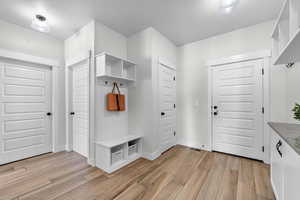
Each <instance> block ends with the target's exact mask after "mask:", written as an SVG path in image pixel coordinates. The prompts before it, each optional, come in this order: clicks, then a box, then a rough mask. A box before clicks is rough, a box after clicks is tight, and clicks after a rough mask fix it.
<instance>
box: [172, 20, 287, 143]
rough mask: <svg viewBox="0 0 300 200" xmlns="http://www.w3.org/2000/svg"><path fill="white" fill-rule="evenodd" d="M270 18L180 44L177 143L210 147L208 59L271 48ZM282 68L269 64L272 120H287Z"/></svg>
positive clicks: (271, 23)
mask: <svg viewBox="0 0 300 200" xmlns="http://www.w3.org/2000/svg"><path fill="white" fill-rule="evenodd" d="M272 27H273V22H266V23H262V24H258V25H255V26H252V27H247V28H244V29H240V30H236V31H233V32H230V33H226V34H223V35H218V36H215V37H211V38H208V39H205V40H201V41H198V42H194V43H190V44H187V45H184V46H181V47H180V48H179V51H178V53H179V62H178V67H177V85H178V87H177V104H178V106H177V108H178V110H177V113H178V120H177V129H178V133H179V143H180V144H184V145H188V146H191V147H195V148H208V149H209V148H210V141H209V135H208V119H207V113H208V102H207V101H208V100H207V99H208V70H207V66H205V62H206V61H207V60H213V59H218V58H222V57H228V56H233V55H238V54H244V53H249V52H255V51H258V50H265V49H269V50H270V49H271V39H270V32H271V31H272ZM285 71H286V70H285V68H284V67H280V66H276V67H271V120H273V121H282V120H286V119H287V116H286V95H287V94H286V75H285Z"/></svg>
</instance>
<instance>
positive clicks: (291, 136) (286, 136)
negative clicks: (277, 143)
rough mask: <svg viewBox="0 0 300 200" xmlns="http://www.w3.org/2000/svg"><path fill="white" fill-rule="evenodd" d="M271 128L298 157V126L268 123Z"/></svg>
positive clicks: (299, 144) (299, 133)
mask: <svg viewBox="0 0 300 200" xmlns="http://www.w3.org/2000/svg"><path fill="white" fill-rule="evenodd" d="M268 124H269V125H270V126H271V128H272V129H273V130H274V131H275V132H276V133H278V135H279V136H280V137H281V138H282V139H283V140H284V141H285V142H286V143H287V144H288V145H290V146H291V147H292V148H293V149H294V150H295V151H296V152H297V153H298V154H299V155H300V124H289V123H281V122H269V123H268Z"/></svg>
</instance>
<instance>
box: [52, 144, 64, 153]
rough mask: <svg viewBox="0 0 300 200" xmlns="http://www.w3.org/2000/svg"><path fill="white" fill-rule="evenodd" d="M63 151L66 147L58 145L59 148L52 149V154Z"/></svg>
mask: <svg viewBox="0 0 300 200" xmlns="http://www.w3.org/2000/svg"><path fill="white" fill-rule="evenodd" d="M65 150H66V146H65V145H60V146H56V147H54V149H53V152H54V153H57V152H61V151H65Z"/></svg>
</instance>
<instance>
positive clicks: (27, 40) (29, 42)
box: [0, 20, 64, 61]
mask: <svg viewBox="0 0 300 200" xmlns="http://www.w3.org/2000/svg"><path fill="white" fill-rule="evenodd" d="M0 27H1V29H0V48H4V49H7V50H11V51H16V52H21V53H25V54H29V55H34V56H40V57H45V58H50V59H55V60H59V61H63V60H64V53H63V42H62V41H61V40H58V39H56V38H53V37H50V36H48V35H46V34H43V33H40V32H36V31H34V30H30V29H26V28H23V27H21V26H17V25H14V24H10V23H7V22H4V21H1V20H0Z"/></svg>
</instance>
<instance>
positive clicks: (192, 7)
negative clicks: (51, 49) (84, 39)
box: [0, 0, 283, 45]
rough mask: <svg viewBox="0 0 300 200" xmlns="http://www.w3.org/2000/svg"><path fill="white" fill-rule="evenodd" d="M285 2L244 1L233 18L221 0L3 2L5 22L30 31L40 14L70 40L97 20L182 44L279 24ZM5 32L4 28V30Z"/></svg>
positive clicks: (58, 34) (53, 30) (0, 7)
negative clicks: (267, 23)
mask: <svg viewBox="0 0 300 200" xmlns="http://www.w3.org/2000/svg"><path fill="white" fill-rule="evenodd" d="M282 3H283V0H240V2H239V4H238V5H237V7H236V8H235V9H234V10H233V11H232V12H231V13H229V14H226V13H224V12H221V11H220V9H219V8H220V0H0V19H2V20H4V21H7V22H10V23H14V24H18V25H21V26H24V27H27V28H30V23H31V20H32V18H33V16H34V15H35V14H38V13H40V14H43V15H45V16H46V17H47V19H48V20H49V24H50V25H51V32H50V33H49V34H50V35H52V36H55V37H57V38H60V39H65V38H67V37H68V36H70V35H71V34H73V33H74V32H75V31H77V30H78V29H80V28H81V27H82V26H83V25H85V24H87V23H88V22H89V21H90V20H92V19H96V20H98V21H100V22H102V23H103V24H105V25H107V26H109V27H111V28H112V29H114V30H116V31H118V32H120V33H122V34H124V35H125V36H130V35H131V34H133V33H136V32H138V31H140V30H142V29H144V28H147V27H149V26H152V27H154V28H155V29H157V30H158V31H159V32H161V33H162V34H164V35H165V36H167V37H168V38H169V39H170V40H172V41H173V42H174V43H175V44H176V45H182V44H186V43H189V42H193V41H197V40H200V39H204V38H207V37H210V36H213V35H217V34H220V33H225V32H229V31H232V30H234V29H238V28H242V27H246V26H250V25H254V24H257V23H261V22H264V21H267V20H272V19H275V18H276V16H277V14H278V13H279V10H280V7H281V5H282ZM0 31H1V29H0Z"/></svg>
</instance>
